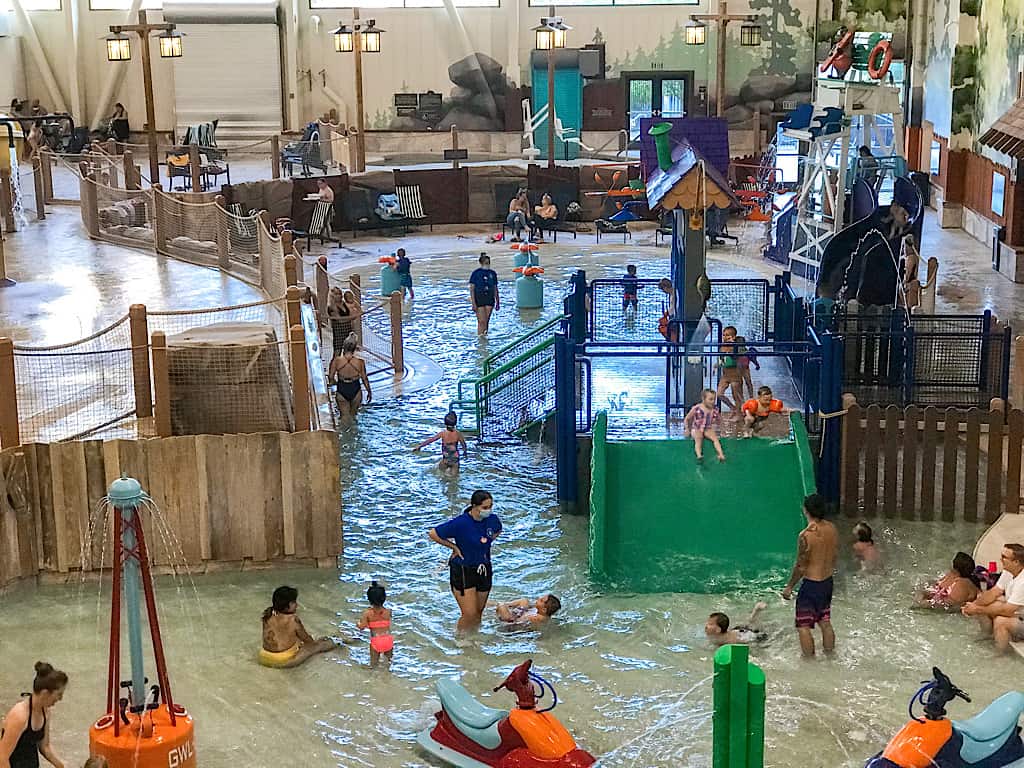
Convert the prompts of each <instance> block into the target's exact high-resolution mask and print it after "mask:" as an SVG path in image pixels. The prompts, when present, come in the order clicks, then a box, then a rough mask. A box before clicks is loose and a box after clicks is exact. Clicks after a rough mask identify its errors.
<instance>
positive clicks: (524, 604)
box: [494, 594, 562, 628]
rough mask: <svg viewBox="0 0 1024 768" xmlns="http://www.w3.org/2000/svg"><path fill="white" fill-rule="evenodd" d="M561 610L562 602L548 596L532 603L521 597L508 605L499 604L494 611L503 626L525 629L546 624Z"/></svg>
mask: <svg viewBox="0 0 1024 768" xmlns="http://www.w3.org/2000/svg"><path fill="white" fill-rule="evenodd" d="M561 608H562V601H561V600H559V599H558V598H557V597H555V596H554V595H550V594H549V595H544V597H538V598H537V599H536V600H532V601H531V600H528V599H526V598H525V597H523V598H520V599H519V600H512V601H511V602H508V603H499V604H498V606H497V607H496V608H495V609H494V611H495V613H497V614H498V619H500V620H501V622H502V623H503V624H505V625H515V626H516V628H526V627H539V626H541V625H543V624H546V623H547V620H548V619H550V618H551V617H552V616H554V615H555V614H556V613H558V611H559V610H561Z"/></svg>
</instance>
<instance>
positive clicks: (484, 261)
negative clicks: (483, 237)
mask: <svg viewBox="0 0 1024 768" xmlns="http://www.w3.org/2000/svg"><path fill="white" fill-rule="evenodd" d="M480 263H481V264H490V263H491V257H490V256H488V255H487V254H486V253H481V254H480Z"/></svg>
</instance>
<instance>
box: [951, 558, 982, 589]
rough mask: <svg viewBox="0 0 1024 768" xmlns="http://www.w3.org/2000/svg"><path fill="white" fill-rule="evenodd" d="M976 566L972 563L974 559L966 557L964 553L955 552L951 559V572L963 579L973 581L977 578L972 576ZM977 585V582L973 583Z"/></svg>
mask: <svg viewBox="0 0 1024 768" xmlns="http://www.w3.org/2000/svg"><path fill="white" fill-rule="evenodd" d="M977 567H978V566H977V565H975V563H974V558H973V557H971V556H970V555H968V554H967V553H966V552H957V553H956V555H955V556H954V557H953V570H954V571H956V572H957V573H958V574H960V575H961V576H963V577H964V578H965V579H970V580H971V581H975V579H977V576H975V574H974V569H975V568H977ZM975 583H977V582H975Z"/></svg>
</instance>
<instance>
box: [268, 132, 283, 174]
mask: <svg viewBox="0 0 1024 768" xmlns="http://www.w3.org/2000/svg"><path fill="white" fill-rule="evenodd" d="M270 178H272V179H280V178H281V137H280V136H278V135H277V134H274V135H273V136H271V137H270Z"/></svg>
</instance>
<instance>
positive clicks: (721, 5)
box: [686, 0, 761, 117]
mask: <svg viewBox="0 0 1024 768" xmlns="http://www.w3.org/2000/svg"><path fill="white" fill-rule="evenodd" d="M690 18H691V19H693V21H695V22H697V24H698V27H696V28H695V27H692V26H691V27H687V36H686V42H687V43H688V44H690V45H703V44H704V39H705V36H704V35H703V34H700V33H699V30H700V27H702V26H703V25H704V23H705V22H714V23H715V24H716V25H717V26H718V40H717V41H716V43H715V44H716V45H717V46H718V50H717V51H716V54H717V59H718V72H717V74H716V75H715V113H716V114H717V115H718V116H719V117H721V116H722V115H723V114H724V112H725V43H726V40H725V31H726V28H727V27H728V26H729V22H731V21H742V22H744V30H747V29H750V30H751V32H750V33H749V34H744V35H741V37H740V44H741V45H747V46H752V45H760V44H761V27H759V26H756V25H755V24H754V22H756V21H757V20H758V17H757V16H756V15H755V14H752V13H734V14H730V13H729V4H728V3H727V2H726V0H718V13H706V14H693V15H691V16H690ZM691 30H692V32H691ZM754 30H756V34H754Z"/></svg>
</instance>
